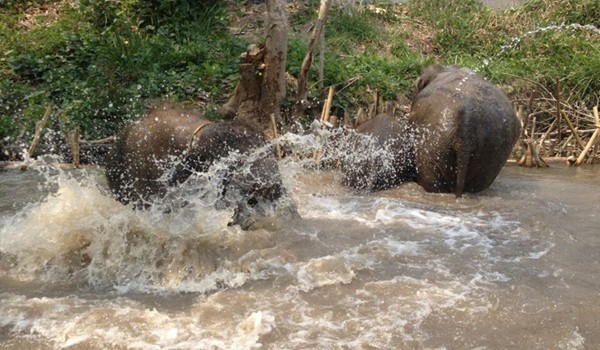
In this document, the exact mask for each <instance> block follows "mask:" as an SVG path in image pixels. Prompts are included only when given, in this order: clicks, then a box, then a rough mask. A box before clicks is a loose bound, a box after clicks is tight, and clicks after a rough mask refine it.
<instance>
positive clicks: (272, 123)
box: [271, 113, 283, 160]
mask: <svg viewBox="0 0 600 350" xmlns="http://www.w3.org/2000/svg"><path fill="white" fill-rule="evenodd" d="M271 127H272V128H273V138H274V139H278V138H279V133H278V132H277V121H275V114H272V113H271ZM275 151H276V152H277V160H281V159H282V158H283V155H282V154H281V146H280V145H279V143H276V144H275Z"/></svg>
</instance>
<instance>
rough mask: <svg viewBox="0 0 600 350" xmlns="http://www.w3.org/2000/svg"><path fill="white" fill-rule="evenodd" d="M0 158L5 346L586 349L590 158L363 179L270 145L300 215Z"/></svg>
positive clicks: (599, 281) (593, 290) (595, 225)
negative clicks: (139, 201) (432, 186)
mask: <svg viewBox="0 0 600 350" xmlns="http://www.w3.org/2000/svg"><path fill="white" fill-rule="evenodd" d="M31 169H32V170H29V171H27V172H20V171H18V170H6V171H3V172H0V349H61V348H68V349H254V348H264V349H597V348H598V347H600V318H599V317H598V315H599V314H600V278H599V277H600V233H599V232H600V230H599V227H600V218H599V215H600V181H599V180H598V179H599V178H600V177H599V175H600V168H599V167H597V166H595V167H594V166H584V167H580V168H566V167H564V166H563V165H561V164H558V165H555V166H554V167H552V168H550V169H523V168H520V167H517V166H513V165H507V166H506V167H505V168H504V169H503V170H502V172H501V174H500V176H499V177H498V179H497V180H496V182H495V183H494V184H493V185H492V187H491V188H490V189H488V190H486V191H484V192H483V193H480V194H476V195H474V194H467V195H465V196H464V198H461V199H455V198H454V196H453V195H446V194H429V193H425V192H424V191H423V190H422V189H421V188H420V187H419V186H417V185H416V184H413V183H408V184H404V185H401V186H399V187H398V188H395V189H392V190H387V191H382V192H375V193H369V194H360V193H355V192H353V191H351V190H349V189H348V188H344V187H342V186H341V185H340V178H341V175H340V174H339V173H338V172H337V171H335V170H314V169H309V168H307V167H306V166H305V164H302V162H300V161H298V160H297V159H294V157H289V159H286V160H283V161H281V162H280V169H281V172H282V175H283V177H284V182H285V184H286V186H287V188H288V190H289V193H290V196H291V199H293V201H294V202H295V203H296V205H297V207H298V210H299V212H300V214H301V216H302V217H303V220H302V221H301V222H297V221H290V220H287V219H285V218H284V219H277V218H274V219H273V220H272V221H270V222H268V223H266V224H264V225H263V227H262V228H260V229H256V230H251V231H241V230H240V229H239V227H235V226H234V227H228V226H227V222H228V220H229V218H230V217H231V211H228V210H216V209H214V206H203V205H191V206H188V207H186V208H183V209H182V210H180V211H173V212H170V213H164V212H161V211H152V210H150V211H135V210H132V209H131V208H129V207H125V206H123V205H121V204H120V203H118V202H117V201H115V200H114V199H112V198H111V197H110V196H109V195H108V191H107V188H106V183H105V178H104V174H103V169H101V168H96V169H94V168H92V169H85V170H68V171H67V170H58V169H57V168H55V167H53V166H49V165H48V164H47V163H44V162H40V163H38V164H33V165H32V166H31Z"/></svg>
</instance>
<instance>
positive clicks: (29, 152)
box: [27, 104, 53, 157]
mask: <svg viewBox="0 0 600 350" xmlns="http://www.w3.org/2000/svg"><path fill="white" fill-rule="evenodd" d="M52 108H53V107H52V105H51V104H49V105H48V107H46V112H44V115H43V116H42V119H41V120H40V121H39V122H37V123H36V124H35V133H34V135H33V140H32V141H31V145H30V146H29V149H28V150H27V156H28V157H32V156H33V153H34V152H35V149H36V148H37V146H38V144H39V143H40V138H41V137H42V130H43V129H44V128H45V127H46V124H47V123H48V118H50V114H52Z"/></svg>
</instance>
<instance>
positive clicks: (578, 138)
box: [561, 112, 585, 149]
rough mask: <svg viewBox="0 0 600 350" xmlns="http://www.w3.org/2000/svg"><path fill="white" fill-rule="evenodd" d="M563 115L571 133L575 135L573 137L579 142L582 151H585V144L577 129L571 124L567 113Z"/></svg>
mask: <svg viewBox="0 0 600 350" xmlns="http://www.w3.org/2000/svg"><path fill="white" fill-rule="evenodd" d="M561 114H562V116H563V118H565V121H566V122H567V125H568V126H569V129H571V132H572V133H573V137H574V138H575V140H576V141H577V144H578V145H579V146H580V147H581V149H584V148H585V143H584V142H583V141H582V140H581V138H580V137H579V134H578V133H577V129H576V128H575V126H573V123H571V120H570V119H569V117H568V116H567V113H564V112H563V113H561Z"/></svg>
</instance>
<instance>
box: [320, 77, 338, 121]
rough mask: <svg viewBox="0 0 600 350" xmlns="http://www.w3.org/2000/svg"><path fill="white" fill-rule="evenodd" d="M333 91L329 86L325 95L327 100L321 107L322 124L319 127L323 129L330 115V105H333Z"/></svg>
mask: <svg viewBox="0 0 600 350" xmlns="http://www.w3.org/2000/svg"><path fill="white" fill-rule="evenodd" d="M334 91H335V87H334V86H333V85H331V86H330V87H329V93H328V94H327V100H325V104H324V105H323V110H322V111H321V123H322V124H323V125H322V126H321V127H322V128H324V127H325V122H328V121H329V114H330V113H331V104H332V103H333V93H334Z"/></svg>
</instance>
